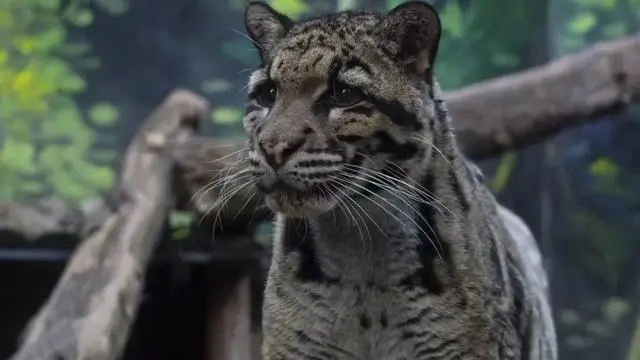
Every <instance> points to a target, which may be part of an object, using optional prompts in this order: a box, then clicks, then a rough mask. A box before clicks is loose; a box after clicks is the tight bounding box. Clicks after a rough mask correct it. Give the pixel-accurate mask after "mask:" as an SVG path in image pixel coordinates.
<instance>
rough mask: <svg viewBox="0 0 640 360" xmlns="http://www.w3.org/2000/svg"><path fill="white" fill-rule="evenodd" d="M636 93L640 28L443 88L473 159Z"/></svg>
mask: <svg viewBox="0 0 640 360" xmlns="http://www.w3.org/2000/svg"><path fill="white" fill-rule="evenodd" d="M639 97H640V34H636V35H635V36H632V37H626V38H621V39H618V40H615V41H611V42H603V43H599V44H596V45H593V46H591V47H589V48H587V49H586V50H584V51H582V52H580V53H577V54H574V55H570V56H567V57H564V58H561V59H559V60H556V61H553V62H551V63H549V64H546V65H542V66H538V67H534V68H531V69H528V70H526V71H523V72H520V73H517V74H513V75H507V76H503V77H499V78H496V79H492V80H489V81H485V82H481V83H478V84H475V85H472V86H469V87H466V88H464V89H462V90H458V91H453V92H451V93H448V94H446V98H447V104H448V105H449V109H450V111H451V114H452V116H453V119H454V124H455V127H456V132H457V134H458V141H459V142H460V144H461V145H462V147H463V149H464V151H465V153H466V154H467V155H468V156H470V157H471V158H474V159H481V158H486V157H489V156H494V155H498V154H500V153H502V152H504V151H506V150H512V149H519V148H523V147H526V146H529V145H532V144H534V143H537V142H540V141H543V140H545V139H547V138H548V137H550V136H553V135H555V134H557V133H558V132H560V131H562V130H564V129H567V128H571V127H575V126H578V125H581V124H583V123H586V122H588V121H593V120H596V119H598V118H599V117H600V116H602V115H605V114H613V113H617V112H620V111H621V110H623V109H625V108H626V107H627V106H628V105H629V104H630V103H632V102H633V101H636V100H637V99H638V98H639Z"/></svg>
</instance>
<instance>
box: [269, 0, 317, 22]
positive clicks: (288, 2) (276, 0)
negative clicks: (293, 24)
mask: <svg viewBox="0 0 640 360" xmlns="http://www.w3.org/2000/svg"><path fill="white" fill-rule="evenodd" d="M270 4H271V6H272V7H273V8H274V9H275V10H276V11H279V12H281V13H284V14H286V15H287V16H289V17H290V18H291V19H293V20H298V19H300V16H302V14H305V13H307V12H308V11H309V10H310V8H309V5H307V3H305V2H304V0H271V1H270Z"/></svg>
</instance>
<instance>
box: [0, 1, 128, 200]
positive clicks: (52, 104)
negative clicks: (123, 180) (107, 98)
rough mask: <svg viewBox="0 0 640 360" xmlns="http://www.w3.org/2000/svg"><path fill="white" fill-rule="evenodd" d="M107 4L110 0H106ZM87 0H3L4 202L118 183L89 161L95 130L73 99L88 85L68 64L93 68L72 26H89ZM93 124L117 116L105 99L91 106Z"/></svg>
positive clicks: (74, 195) (0, 113)
mask: <svg viewBox="0 0 640 360" xmlns="http://www.w3.org/2000/svg"><path fill="white" fill-rule="evenodd" d="M104 1H105V2H106V0H104ZM87 4H88V2H87V1H70V2H62V1H59V0H4V1H2V2H0V34H1V36H0V129H2V130H3V134H2V137H3V141H2V142H0V174H1V175H0V200H6V199H16V198H17V199H21V198H25V197H35V196H42V195H44V194H47V193H51V192H54V193H56V194H59V195H61V196H62V197H65V198H68V199H71V200H80V199H83V198H86V197H88V196H91V195H93V194H94V193H95V192H98V191H103V190H107V189H109V188H110V187H112V186H113V183H114V174H113V171H112V169H111V168H110V167H109V166H107V165H106V164H105V163H104V162H103V163H101V162H100V161H96V159H93V158H92V156H91V155H92V150H93V143H94V137H95V136H94V131H93V129H92V128H91V127H90V126H89V125H88V124H87V122H85V121H84V114H83V113H82V111H81V110H80V109H79V108H78V106H77V105H76V103H75V102H74V100H73V98H74V96H75V95H77V94H80V93H82V92H83V91H85V89H86V87H87V84H86V81H85V80H84V78H83V77H82V76H81V75H80V73H79V72H78V70H82V68H80V69H77V68H73V67H72V66H71V65H70V63H71V61H74V63H80V64H84V65H87V67H88V68H94V67H95V66H96V65H97V60H96V59H95V58H92V57H91V56H90V55H89V54H88V50H89V47H88V46H86V45H84V44H75V43H69V41H68V37H67V32H68V31H67V29H68V27H69V26H89V25H91V23H92V22H93V12H92V11H91V10H89V9H88V8H87V6H86V5H87ZM89 118H90V119H91V120H92V121H93V123H94V124H95V125H99V126H110V125H113V124H114V123H115V122H116V121H117V118H118V112H117V109H115V108H114V107H113V106H111V105H109V104H108V103H100V104H96V105H95V106H94V107H93V108H92V109H91V110H90V111H89Z"/></svg>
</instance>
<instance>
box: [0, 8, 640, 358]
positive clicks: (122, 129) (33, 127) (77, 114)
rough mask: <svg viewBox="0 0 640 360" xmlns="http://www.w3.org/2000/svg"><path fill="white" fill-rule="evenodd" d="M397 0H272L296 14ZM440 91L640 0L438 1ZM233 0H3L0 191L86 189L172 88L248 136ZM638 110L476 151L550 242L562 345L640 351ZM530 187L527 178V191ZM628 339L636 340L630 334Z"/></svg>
mask: <svg viewBox="0 0 640 360" xmlns="http://www.w3.org/2000/svg"><path fill="white" fill-rule="evenodd" d="M400 2H401V1H397V0H383V1H379V0H339V1H337V2H336V1H321V0H309V1H305V0H272V1H270V3H271V5H272V6H273V7H275V8H276V9H278V10H280V11H282V12H284V13H286V14H288V15H289V16H291V17H292V18H302V17H305V16H310V15H317V14H320V13H326V12H332V11H335V10H342V9H351V8H376V9H379V10H385V9H388V8H391V7H393V6H395V5H397V4H399V3H400ZM433 3H434V4H435V5H436V7H437V8H438V9H439V10H440V11H441V14H442V18H443V23H444V39H443V41H442V42H441V52H440V56H439V59H440V60H439V64H438V66H437V71H436V73H437V76H438V77H439V79H440V81H441V83H442V85H443V87H444V88H445V90H454V89H457V88H460V87H462V86H465V85H468V84H471V83H474V82H477V81H481V80H485V79H490V78H493V77H496V76H500V75H503V74H509V73H513V72H517V71H519V70H522V69H525V68H527V67H531V66H535V65H538V64H541V63H545V62H547V61H549V60H552V59H555V58H558V57H561V56H563V55H566V54H570V53H573V52H576V51H579V50H581V49H583V48H585V47H587V46H589V45H591V44H593V43H595V42H598V41H602V40H611V39H615V38H618V37H621V36H624V35H628V34H633V33H637V31H638V27H639V25H640V0H535V1H530V0H435V1H433ZM245 4H246V2H245V1H240V0H228V1H218V0H137V1H133V0H64V1H63V0H2V1H0V201H4V200H20V201H29V200H32V199H36V198H41V197H43V196H49V195H55V196H58V197H62V198H64V199H66V200H69V201H82V200H85V199H88V198H91V197H94V196H97V195H99V194H101V193H104V192H105V191H106V190H108V189H110V188H111V187H112V186H114V182H115V178H116V176H115V174H116V173H117V171H118V166H119V155H120V154H121V152H122V151H123V150H124V148H125V147H126V145H127V144H128V142H129V141H130V139H131V137H132V136H133V134H134V133H135V131H136V130H137V129H138V127H139V126H140V124H141V122H142V120H143V118H144V116H145V115H146V114H148V113H149V112H150V111H151V110H152V109H153V107H154V106H156V105H157V104H159V102H160V101H162V100H163V99H164V97H165V96H166V95H167V93H168V92H169V91H171V90H172V89H174V88H176V87H185V88H188V89H191V90H195V91H197V92H199V93H201V94H203V95H204V96H205V97H206V98H208V100H210V101H211V103H212V104H213V111H212V115H211V118H210V119H209V121H208V122H207V124H206V126H205V132H206V133H207V134H209V135H212V136H217V137H242V136H243V134H242V131H241V128H240V124H239V121H240V119H241V116H242V114H243V110H242V106H243V103H244V100H245V89H244V88H243V87H244V86H245V83H246V81H247V78H248V74H249V71H250V70H251V69H252V68H253V67H255V66H256V64H257V54H256V53H255V50H254V48H253V46H252V45H251V44H250V43H249V41H248V40H247V39H246V38H245V37H243V36H242V34H241V33H244V29H243V25H242V12H243V9H244V6H245ZM639 138H640V111H638V109H637V108H632V109H631V110H629V111H626V112H625V113H623V114H620V115H617V116H610V117H607V118H603V119H602V121H600V122H597V123H594V124H589V125H585V126H582V127H580V128H576V129H572V130H570V131H567V132H565V133H563V134H561V135H559V136H556V137H555V138H553V139H551V140H549V141H547V142H546V143H544V144H540V145H536V146H532V147H530V148H528V149H526V150H523V151H519V152H511V153H507V154H504V155H503V156H501V157H500V158H496V159H490V160H487V161H485V162H483V163H482V164H481V165H482V166H483V168H484V169H485V171H486V172H487V174H488V175H490V181H491V185H492V187H493V188H494V190H495V191H496V192H497V193H498V196H499V198H500V201H501V202H503V203H504V204H505V205H507V206H508V207H510V208H512V209H513V210H514V211H515V212H516V213H518V214H519V215H521V216H522V217H523V218H524V219H525V220H526V221H527V222H528V224H529V225H530V226H531V228H532V230H533V231H534V233H535V235H536V236H537V238H538V240H539V241H540V245H541V247H542V249H543V251H544V253H545V258H546V265H547V267H548V269H549V274H550V281H551V286H552V296H553V302H554V304H553V305H554V311H555V316H556V323H557V327H558V335H559V338H560V345H561V358H562V359H570V360H571V359H575V360H578V359H580V360H582V359H585V360H590V359H594V360H595V359H598V360H600V359H604V358H606V359H611V360H613V359H626V360H639V359H640V331H638V330H635V333H636V335H635V338H636V339H635V340H633V337H634V329H635V328H636V324H635V323H636V321H637V320H636V319H637V318H638V309H639V306H640V261H638V258H640V239H639V235H638V234H640V162H639V161H637V160H634V159H636V157H637V156H638V155H637V154H638V153H640V141H638V139H639ZM523 189H526V191H522V190H523ZM634 343H635V344H636V345H635V348H633V344H634Z"/></svg>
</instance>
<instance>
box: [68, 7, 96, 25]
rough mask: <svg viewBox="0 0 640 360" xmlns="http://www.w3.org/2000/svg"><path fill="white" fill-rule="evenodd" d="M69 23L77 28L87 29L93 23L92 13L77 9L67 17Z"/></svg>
mask: <svg viewBox="0 0 640 360" xmlns="http://www.w3.org/2000/svg"><path fill="white" fill-rule="evenodd" d="M68 18H69V21H70V22H71V23H72V24H73V25H75V26H78V27H87V26H89V25H91V23H93V12H92V11H91V10H87V9H78V10H76V11H72V12H71V13H70V14H69V15H68Z"/></svg>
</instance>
